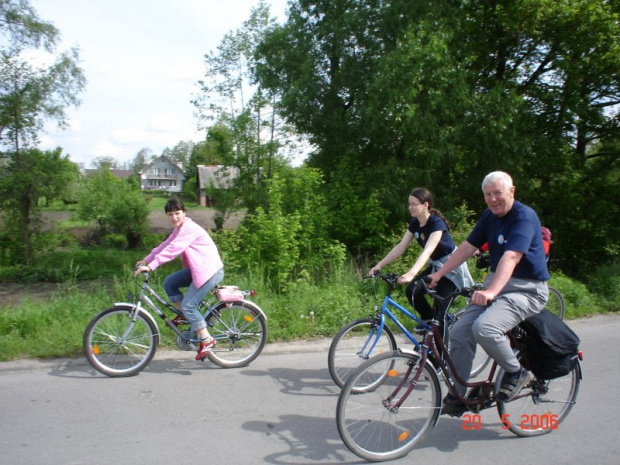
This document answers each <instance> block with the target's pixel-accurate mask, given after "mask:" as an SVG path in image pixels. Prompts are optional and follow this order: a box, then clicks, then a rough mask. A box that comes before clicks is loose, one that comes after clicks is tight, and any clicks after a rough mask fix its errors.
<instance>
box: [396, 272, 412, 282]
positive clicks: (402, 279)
mask: <svg viewBox="0 0 620 465" xmlns="http://www.w3.org/2000/svg"><path fill="white" fill-rule="evenodd" d="M412 279H413V275H412V274H411V273H405V274H404V275H402V276H400V277H399V278H398V281H397V282H398V284H405V283H409V282H411V280H412Z"/></svg>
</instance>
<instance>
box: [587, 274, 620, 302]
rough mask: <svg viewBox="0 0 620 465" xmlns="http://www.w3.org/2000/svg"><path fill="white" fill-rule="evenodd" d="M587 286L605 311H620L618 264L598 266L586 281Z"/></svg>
mask: <svg viewBox="0 0 620 465" xmlns="http://www.w3.org/2000/svg"><path fill="white" fill-rule="evenodd" d="M588 286H589V288H590V289H591V290H592V292H594V293H595V294H596V295H598V296H599V297H600V298H601V300H602V305H603V306H604V307H605V308H606V309H607V310H611V311H615V312H617V311H618V310H620V262H614V263H611V264H608V265H602V266H599V267H598V268H597V269H596V270H594V274H593V275H592V276H591V277H590V278H589V279H588Z"/></svg>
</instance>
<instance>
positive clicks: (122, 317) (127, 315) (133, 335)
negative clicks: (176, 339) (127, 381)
mask: <svg viewBox="0 0 620 465" xmlns="http://www.w3.org/2000/svg"><path fill="white" fill-rule="evenodd" d="M132 313H133V311H132V308H131V307H129V306H126V307H125V306H123V307H120V306H119V307H111V308H108V309H107V310H104V311H103V312H101V313H99V314H98V315H96V316H95V317H94V318H93V319H92V320H91V322H90V323H89V324H88V326H87V327H86V330H85V331H84V339H83V350H84V355H85V356H86V359H87V360H88V363H90V365H91V366H92V367H93V368H94V369H95V370H97V371H99V372H100V373H103V374H104V375H107V376H110V377H124V376H133V375H135V374H137V373H139V372H140V371H142V370H143V369H144V368H145V367H146V366H147V365H148V364H149V362H150V361H151V360H152V359H153V356H154V355H155V351H156V349H157V346H158V344H159V330H158V329H157V325H156V324H155V322H154V321H153V319H152V318H150V317H149V316H148V315H147V314H145V313H144V312H139V313H138V315H137V317H136V321H135V322H132V320H131V316H132Z"/></svg>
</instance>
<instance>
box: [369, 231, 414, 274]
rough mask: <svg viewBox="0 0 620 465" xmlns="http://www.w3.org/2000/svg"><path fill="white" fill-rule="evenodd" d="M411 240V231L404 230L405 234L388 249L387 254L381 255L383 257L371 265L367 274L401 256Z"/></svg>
mask: <svg viewBox="0 0 620 465" xmlns="http://www.w3.org/2000/svg"><path fill="white" fill-rule="evenodd" d="M412 241H413V234H412V233H411V231H409V230H407V231H405V235H404V236H403V238H402V239H401V240H400V242H399V243H398V244H396V245H395V246H394V248H392V250H390V251H389V252H388V254H387V255H386V256H385V257H383V259H382V260H381V261H380V262H379V263H377V264H376V265H375V266H373V267H372V268H371V270H370V272H369V273H368V274H369V275H374V274H376V273H377V272H378V271H379V270H380V269H381V268H383V267H384V266H386V265H389V264H390V263H392V262H393V261H394V260H396V259H397V258H399V257H401V256H402V255H403V254H404V253H405V251H406V250H407V248H408V247H409V246H410V245H411V242H412Z"/></svg>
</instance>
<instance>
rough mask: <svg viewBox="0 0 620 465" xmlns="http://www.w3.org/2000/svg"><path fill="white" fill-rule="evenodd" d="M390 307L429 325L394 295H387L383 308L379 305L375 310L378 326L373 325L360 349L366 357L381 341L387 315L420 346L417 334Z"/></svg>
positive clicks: (419, 322)
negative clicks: (394, 297) (408, 328)
mask: <svg viewBox="0 0 620 465" xmlns="http://www.w3.org/2000/svg"><path fill="white" fill-rule="evenodd" d="M390 307H392V308H394V309H396V310H398V311H399V312H401V313H403V314H404V315H406V316H408V317H409V318H411V319H412V320H413V321H415V322H417V323H418V324H420V325H424V326H427V325H426V323H425V322H423V321H422V320H420V319H419V318H418V317H417V316H415V315H414V314H413V313H412V312H410V311H409V310H407V309H406V308H405V307H403V306H402V305H400V304H399V303H398V302H396V301H395V300H394V299H392V297H390V296H389V295H386V296H385V298H384V299H383V304H382V305H381V309H380V310H379V308H378V306H375V310H376V311H377V313H376V315H375V316H376V317H377V318H378V326H376V327H375V326H373V327H372V328H371V329H370V334H369V335H368V339H367V340H366V342H365V343H364V346H363V347H362V350H361V351H360V353H361V354H362V355H363V356H364V357H365V358H368V357H369V356H370V355H369V354H370V353H372V351H373V350H374V348H375V346H376V345H377V342H378V341H379V338H380V337H381V334H382V333H383V328H384V327H385V323H386V316H387V318H389V319H390V320H391V321H392V322H393V323H394V324H395V325H396V326H397V327H398V329H400V330H401V331H402V332H403V334H404V335H405V336H407V339H409V340H410V341H411V343H412V344H413V345H414V346H415V347H416V348H419V347H420V343H419V342H418V340H417V339H416V338H415V336H413V334H411V333H410V332H409V331H408V330H407V328H405V326H404V325H403V324H402V323H401V322H400V321H399V320H398V318H396V316H395V315H394V313H392V312H391V311H390ZM429 328H430V327H429ZM369 343H370V344H371V345H370V348H368V345H369ZM367 348H368V350H367Z"/></svg>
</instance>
